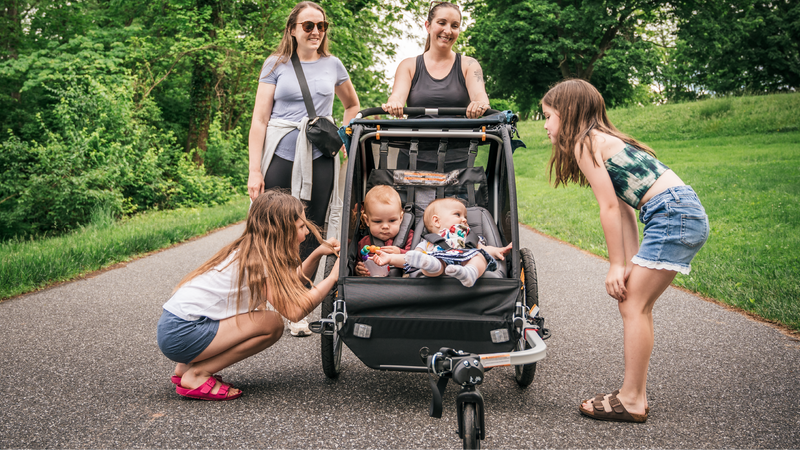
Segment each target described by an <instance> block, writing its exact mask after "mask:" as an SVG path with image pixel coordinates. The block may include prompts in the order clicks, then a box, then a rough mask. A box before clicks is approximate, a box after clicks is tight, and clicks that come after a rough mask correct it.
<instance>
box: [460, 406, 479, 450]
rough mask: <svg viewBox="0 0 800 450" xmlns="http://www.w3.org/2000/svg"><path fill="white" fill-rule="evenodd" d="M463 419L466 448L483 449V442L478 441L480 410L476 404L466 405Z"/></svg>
mask: <svg viewBox="0 0 800 450" xmlns="http://www.w3.org/2000/svg"><path fill="white" fill-rule="evenodd" d="M463 418H464V419H463V420H464V423H463V424H462V430H464V448H465V449H477V448H481V440H480V439H478V410H477V408H475V404H474V403H465V404H464V415H463Z"/></svg>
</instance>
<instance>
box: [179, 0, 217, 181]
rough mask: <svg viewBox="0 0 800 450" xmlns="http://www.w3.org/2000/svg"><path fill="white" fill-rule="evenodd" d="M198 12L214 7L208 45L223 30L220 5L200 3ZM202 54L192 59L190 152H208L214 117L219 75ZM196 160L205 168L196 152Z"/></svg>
mask: <svg viewBox="0 0 800 450" xmlns="http://www.w3.org/2000/svg"><path fill="white" fill-rule="evenodd" d="M195 5H196V7H197V9H202V8H205V7H211V17H210V23H209V24H208V35H207V38H208V41H209V42H213V41H214V39H215V38H216V34H217V33H216V28H217V27H220V26H221V17H220V16H221V14H220V2H218V1H215V0H196V3H195ZM205 53H206V52H201V53H199V54H198V55H196V56H195V57H194V58H193V59H192V82H191V83H192V85H191V89H190V91H189V97H190V99H191V100H190V102H191V106H190V109H189V130H188V134H187V138H186V151H187V152H191V151H193V150H194V149H197V150H200V151H202V152H205V150H206V149H207V148H208V146H207V144H208V130H209V128H210V127H211V118H212V116H213V113H214V85H215V83H216V74H215V71H214V68H213V67H212V66H211V60H212V59H211V58H210V57H209V55H207V54H205ZM192 159H193V160H194V162H196V163H197V164H198V165H200V164H203V158H202V156H201V154H200V152H195V154H194V155H193V157H192Z"/></svg>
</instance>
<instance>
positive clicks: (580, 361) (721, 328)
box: [0, 225, 800, 448]
mask: <svg viewBox="0 0 800 450" xmlns="http://www.w3.org/2000/svg"><path fill="white" fill-rule="evenodd" d="M241 231H242V225H236V226H233V227H229V228H226V229H224V230H222V231H219V232H216V233H213V234H211V235H209V236H207V237H205V238H202V239H199V240H195V241H192V242H189V243H186V244H183V245H180V246H177V247H174V248H171V249H169V250H166V251H163V252H160V253H156V254H154V255H151V256H148V257H146V258H143V259H140V260H137V261H134V262H131V263H129V264H128V265H127V266H125V267H122V268H118V269H114V270H110V271H107V272H104V273H100V274H98V275H96V276H94V277H92V278H88V279H85V280H80V281H75V282H72V283H66V284H63V285H60V286H57V287H54V288H51V289H47V290H45V291H42V292H38V293H34V294H31V295H27V296H23V297H19V298H15V299H13V300H9V301H6V302H3V303H0V340H2V342H3V345H2V347H0V373H2V382H0V393H1V395H0V447H3V448H20V447H24V448H45V447H46V448H132V447H147V448H188V447H192V448H238V447H244V448H460V446H461V443H460V441H459V440H458V439H457V436H456V433H455V429H456V418H455V393H456V389H455V388H454V387H453V386H452V385H451V386H450V387H449V389H448V391H447V393H446V396H445V401H444V405H445V408H444V415H443V417H442V418H441V419H433V418H430V417H428V414H427V412H428V402H429V400H430V391H429V386H428V380H427V376H426V375H424V374H412V373H398V372H380V371H375V370H372V369H368V368H367V367H366V366H364V365H363V364H362V363H361V362H360V361H358V359H357V358H356V357H355V356H354V355H353V354H352V353H350V352H349V350H345V353H344V355H343V358H342V364H343V367H344V371H343V373H342V374H341V376H340V378H339V379H337V380H328V379H326V378H325V376H324V375H323V373H322V369H321V363H320V356H319V337H318V336H316V335H315V336H312V337H308V338H293V337H291V336H289V333H288V330H287V331H286V333H285V335H284V337H283V338H282V339H281V340H280V341H279V342H278V343H277V344H276V345H275V346H274V347H273V348H270V349H268V350H267V351H265V352H263V353H261V354H259V355H257V356H255V357H253V358H250V359H249V360H246V361H244V362H241V363H239V364H237V365H235V366H233V367H230V368H228V369H226V370H224V371H223V372H221V375H222V376H224V377H225V379H226V381H230V382H232V383H233V384H234V385H235V386H237V387H239V388H242V389H243V390H244V392H245V394H244V396H243V397H242V398H240V399H238V400H234V401H230V402H201V401H195V400H189V399H185V398H182V397H180V396H178V395H177V394H176V393H175V388H174V387H173V385H172V384H171V383H170V381H169V376H170V374H171V371H172V369H173V364H172V363H170V362H169V361H168V360H167V359H166V358H165V357H163V356H162V355H161V353H160V352H159V350H158V347H157V345H156V338H155V335H156V322H157V321H158V318H159V316H160V314H161V305H162V304H163V303H164V301H165V300H166V299H167V298H168V297H169V295H170V292H171V291H172V288H173V287H174V286H175V284H176V283H177V282H178V281H179V280H180V279H181V278H182V277H183V275H185V274H186V273H187V272H188V271H189V270H191V269H193V268H195V267H196V266H197V265H198V264H199V263H201V262H202V261H204V260H205V259H206V258H208V257H210V256H211V255H212V254H213V253H214V252H215V251H216V250H217V249H218V248H220V247H221V246H222V245H224V244H226V243H227V242H229V241H231V240H232V239H234V237H235V236H237V235H238V234H239V233H241ZM522 242H523V246H525V247H528V248H530V249H532V250H533V252H534V255H535V258H536V263H537V268H538V272H539V283H540V284H539V286H540V299H541V303H542V311H543V314H544V316H545V317H546V320H547V322H546V325H547V326H548V327H549V328H550V330H551V331H552V335H553V336H552V338H551V339H550V340H548V341H547V344H548V346H549V348H548V355H547V358H546V359H545V360H543V361H541V362H540V363H539V365H538V369H537V373H536V378H535V379H534V382H533V384H532V385H531V386H530V387H529V388H528V389H525V390H523V389H520V388H518V387H517V386H516V383H515V382H514V379H513V370H512V369H511V368H499V369H495V370H492V371H491V372H489V373H488V374H487V377H486V382H485V384H484V385H483V386H481V391H482V392H483V395H484V397H485V400H486V408H487V416H486V423H487V430H488V433H487V439H486V440H485V441H484V442H483V446H484V448H539V447H548V448H567V447H569V448H576V447H577V448H596V447H605V448H610V447H613V448H642V447H644V448H654V447H656V448H797V447H800V342H798V341H797V340H794V339H791V338H789V337H787V336H786V335H784V334H782V333H781V332H779V331H777V330H775V329H773V328H771V327H769V326H767V325H764V324H762V323H758V322H755V321H752V320H750V319H748V318H746V317H744V316H742V315H740V314H738V313H735V312H731V311H728V310H726V309H724V308H722V307H720V306H717V305H715V304H712V303H708V302H706V301H703V300H701V299H699V298H698V297H696V296H694V295H691V294H687V293H685V292H682V291H680V290H678V289H673V288H670V289H668V290H667V292H666V293H665V294H664V295H663V296H662V298H661V299H660V300H659V301H658V303H657V304H656V308H655V312H654V314H655V321H656V345H655V350H654V352H653V358H652V361H651V365H650V378H649V399H650V406H651V410H652V411H651V415H650V419H649V421H648V422H647V423H646V424H636V425H633V424H619V423H607V422H597V421H593V420H590V419H587V418H584V417H582V416H580V415H579V413H578V404H579V402H580V400H581V399H583V398H589V397H591V396H593V395H594V394H595V393H596V392H600V391H603V392H607V391H612V390H614V389H615V388H617V387H619V385H620V383H621V381H622V358H623V354H622V324H621V320H620V318H619V315H618V313H617V311H616V308H615V301H614V300H612V299H611V298H610V297H608V296H606V295H605V293H604V288H603V283H602V281H603V280H604V278H605V273H606V270H607V263H606V262H604V261H602V260H600V259H598V258H595V257H592V256H588V255H586V254H584V253H582V252H581V251H579V250H576V249H574V248H572V247H570V246H568V245H565V244H562V243H559V242H556V241H554V240H551V239H549V238H546V237H542V236H540V235H538V234H536V233H534V232H531V231H529V230H526V229H522Z"/></svg>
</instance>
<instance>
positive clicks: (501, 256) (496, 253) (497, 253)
mask: <svg viewBox="0 0 800 450" xmlns="http://www.w3.org/2000/svg"><path fill="white" fill-rule="evenodd" d="M511 245H512V244H508V245H506V246H505V247H502V248H501V247H493V246H491V245H487V246H485V247H483V249H484V250H486V253H488V254H490V255H491V256H492V258H494V259H496V260H498V261H504V260H505V259H506V256H505V255H507V254H508V252H510V251H511Z"/></svg>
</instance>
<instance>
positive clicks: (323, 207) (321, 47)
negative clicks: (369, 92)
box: [247, 2, 360, 336]
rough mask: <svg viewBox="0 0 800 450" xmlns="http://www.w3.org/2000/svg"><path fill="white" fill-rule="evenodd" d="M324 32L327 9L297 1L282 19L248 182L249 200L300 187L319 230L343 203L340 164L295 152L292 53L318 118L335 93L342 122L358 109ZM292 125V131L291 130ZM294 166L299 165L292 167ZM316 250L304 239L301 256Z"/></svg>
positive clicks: (268, 65) (303, 331)
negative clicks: (341, 109)
mask: <svg viewBox="0 0 800 450" xmlns="http://www.w3.org/2000/svg"><path fill="white" fill-rule="evenodd" d="M327 29H328V22H327V20H326V15H325V11H324V10H323V9H322V8H321V7H320V6H319V5H317V4H316V3H314V2H300V3H298V4H297V5H295V7H294V9H292V12H291V13H290V14H289V17H288V18H287V19H286V28H285V29H284V32H283V39H282V40H281V43H280V44H279V46H278V49H277V50H276V51H275V52H274V53H273V54H272V55H271V56H270V57H269V58H267V60H266V62H265V63H264V66H263V68H262V70H261V74H260V76H259V83H258V91H257V92H256V102H255V107H254V109H253V121H252V123H251V125H250V138H249V149H250V152H249V153H250V173H249V175H248V179H247V192H248V194H249V195H250V199H251V200H252V199H255V198H256V197H258V196H259V194H261V193H262V192H264V190H265V189H270V188H276V187H277V188H284V189H289V190H292V191H293V192H294V191H295V189H292V187H293V184H294V185H295V187H297V186H298V185H302V190H299V189H297V190H298V191H300V192H301V193H300V194H296V193H293V195H295V196H296V197H298V198H300V200H303V203H304V204H305V208H306V218H307V219H308V220H309V221H311V222H313V223H314V224H316V225H318V226H319V227H322V226H323V225H324V224H325V221H326V219H327V217H326V215H327V213H328V209H329V206H331V205H339V206H340V203H341V202H338V203H337V199H335V198H333V197H334V193H335V185H334V183H335V182H336V180H335V179H334V178H335V174H336V173H338V163H339V160H338V157H337V158H328V157H326V156H323V154H322V153H321V152H320V151H319V150H317V149H316V148H312V151H311V155H308V154H305V153H304V154H297V152H296V149H298V148H301V149H307V148H308V147H307V146H306V145H297V140H298V137H299V136H300V126H301V121H302V120H303V119H304V118H305V117H307V116H308V112H307V111H306V106H305V103H304V101H303V94H302V92H301V90H300V84H299V83H298V81H297V75H296V74H295V71H294V67H293V66H292V62H291V59H290V58H291V56H292V54H293V53H295V52H296V53H297V56H298V57H299V59H300V64H301V66H302V68H303V73H304V75H305V78H306V82H307V84H308V89H309V91H310V93H311V97H312V101H313V102H314V109H316V112H317V115H318V116H320V117H327V116H330V115H331V113H332V111H333V96H334V94H336V96H337V97H339V100H341V102H342V105H344V108H345V111H344V119H343V122H344V123H346V124H347V123H350V120H351V119H353V118H354V117H355V116H356V114H357V113H358V111H359V109H360V105H359V102H358V95H357V94H356V91H355V89H354V88H353V83H352V82H351V81H350V77H349V76H348V75H347V70H346V69H345V68H344V65H342V62H341V61H340V60H339V59H338V58H336V57H335V56H332V55H331V54H330V52H329V51H328V36H327V33H326V31H327ZM320 120H325V119H320ZM294 123H296V126H297V128H296V129H292V128H293V126H294V125H293V124H294ZM289 130H291V131H289ZM275 141H278V142H275ZM301 151H307V150H301ZM346 156H347V155H346V153H345V157H346ZM295 163H297V166H298V167H294V166H295ZM307 165H310V166H311V167H307ZM308 172H310V173H311V182H310V183H309V181H308V179H307V178H303V177H304V176H305V174H307V173H308ZM309 184H310V186H309ZM309 191H310V192H309ZM318 246H319V244H318V243H317V241H316V240H315V239H307V240H306V241H305V242H303V244H302V245H301V246H300V257H301V258H302V259H306V258H307V257H308V255H310V254H311V253H312V252H313V251H314V249H315V248H317V247H318ZM290 329H291V332H292V335H295V336H297V335H300V336H303V335H307V334H310V331H309V330H308V326H307V324H305V322H302V323H300V324H294V323H293V324H290Z"/></svg>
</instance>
